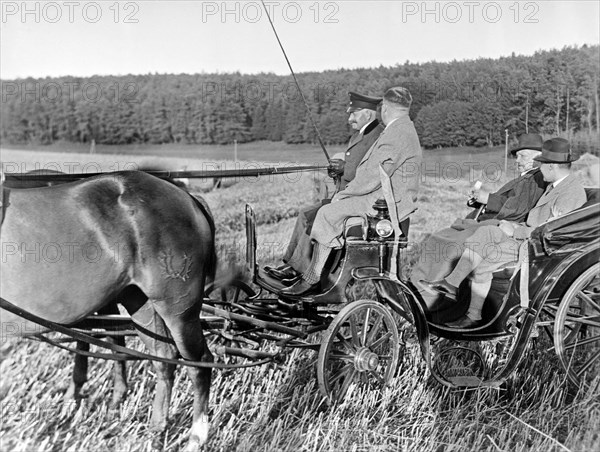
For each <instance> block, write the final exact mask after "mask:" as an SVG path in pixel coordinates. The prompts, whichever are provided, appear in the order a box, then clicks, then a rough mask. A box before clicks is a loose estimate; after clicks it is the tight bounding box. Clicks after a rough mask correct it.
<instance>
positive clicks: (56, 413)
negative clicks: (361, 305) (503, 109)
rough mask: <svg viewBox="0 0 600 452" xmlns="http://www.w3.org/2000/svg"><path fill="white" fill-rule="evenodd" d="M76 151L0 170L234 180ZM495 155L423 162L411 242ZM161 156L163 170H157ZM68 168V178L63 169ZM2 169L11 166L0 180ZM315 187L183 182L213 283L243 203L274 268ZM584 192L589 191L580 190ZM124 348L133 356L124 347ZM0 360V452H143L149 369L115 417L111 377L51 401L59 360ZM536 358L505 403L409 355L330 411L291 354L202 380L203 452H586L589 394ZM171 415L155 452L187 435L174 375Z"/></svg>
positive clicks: (24, 351)
mask: <svg viewBox="0 0 600 452" xmlns="http://www.w3.org/2000/svg"><path fill="white" fill-rule="evenodd" d="M78 150H79V151H80V149H70V150H69V152H67V153H56V152H52V153H51V152H47V151H39V150H25V151H17V150H3V151H2V157H1V159H2V162H3V164H4V168H5V170H6V171H7V172H9V171H10V170H11V168H12V172H14V171H15V169H14V168H19V170H23V169H22V168H21V167H23V168H25V169H35V168H36V167H38V168H48V169H61V170H63V171H69V168H71V169H72V170H71V171H72V172H73V171H75V172H79V171H81V170H82V169H83V168H84V166H85V165H86V164H87V167H86V171H94V170H96V168H97V167H98V168H100V169H102V170H114V169H123V168H124V167H126V166H127V165H126V164H130V165H132V164H145V165H157V166H158V165H161V166H166V167H168V168H169V169H181V168H184V167H187V169H190V170H191V169H209V168H210V167H214V165H216V164H222V165H223V166H225V167H227V168H235V167H236V165H235V164H234V163H233V162H232V161H228V162H225V160H227V159H229V158H232V154H230V155H223V154H224V150H223V149H222V150H221V152H220V154H219V150H218V149H212V150H210V152H209V151H206V152H205V153H204V154H202V155H197V154H195V155H194V152H193V151H190V150H186V149H183V148H182V149H169V150H168V152H167V150H166V149H163V150H162V151H161V150H160V149H154V148H153V149H148V148H146V149H142V150H138V151H132V152H128V150H127V149H124V150H122V151H121V152H114V154H113V155H107V154H99V153H96V154H92V155H90V154H77V153H75V151H78ZM100 150H101V149H97V151H100ZM53 151H57V149H53ZM129 151H131V150H129ZM253 151H254V152H253ZM229 152H232V150H231V149H229ZM502 152H503V150H502V149H492V150H490V151H488V152H485V153H481V154H478V153H476V151H474V150H472V151H471V152H469V150H463V152H461V153H457V152H456V151H454V152H451V151H447V150H443V151H432V152H428V153H426V165H425V168H426V170H427V171H426V173H425V175H424V177H423V178H422V185H421V191H420V195H419V204H420V208H419V210H418V211H417V212H416V214H415V215H414V217H413V219H412V223H411V237H410V239H411V240H413V241H419V240H421V239H422V238H423V236H424V234H427V233H428V232H431V231H434V230H437V229H440V228H442V227H445V226H446V225H448V224H449V223H450V222H451V221H452V220H453V219H454V218H456V217H462V216H464V215H466V213H467V211H468V208H467V207H466V206H465V201H466V195H465V194H466V192H467V191H468V189H469V186H470V185H471V183H472V182H473V181H474V180H477V179H479V180H482V181H483V182H484V185H485V186H486V188H489V189H493V188H496V187H498V186H499V185H500V184H501V183H502V182H503V181H505V180H506V179H507V178H510V177H513V176H514V172H513V171H512V168H511V165H513V161H509V169H511V171H509V172H508V174H504V171H503V170H504V161H503V153H502ZM319 153H320V151H319V150H318V149H316V150H315V149H310V150H306V149H302V148H293V149H285V150H284V151H282V152H281V153H279V152H277V150H276V149H274V148H269V149H267V146H265V147H264V148H261V149H257V148H254V149H252V148H245V147H240V149H239V153H238V158H239V159H240V162H238V164H237V167H245V166H246V167H251V166H250V165H255V166H256V164H255V163H253V162H256V161H261V162H266V161H270V162H280V161H283V162H300V163H303V164H306V163H317V164H322V162H324V159H323V157H322V156H321V155H320V154H319ZM165 154H168V155H169V157H168V158H166V157H161V155H163V156H164V155H165ZM309 154H310V157H308V155H309ZM299 155H302V156H303V157H302V158H300V157H298V156H299ZM304 157H306V160H304ZM199 159H202V160H199ZM242 159H243V160H242ZM69 162H78V163H77V165H79V166H77V167H76V165H75V164H72V165H70V166H69ZM36 163H37V165H36ZM9 164H10V165H13V166H11V167H10V168H9ZM50 164H52V165H53V166H51V165H50ZM584 176H586V177H587V174H585V175H584ZM278 177H279V178H278ZM325 180H326V177H325V176H324V175H323V174H322V173H319V172H314V173H306V174H303V175H302V176H296V175H289V176H285V177H283V178H282V176H273V177H261V178H258V179H254V178H253V179H249V178H247V179H237V180H228V181H225V182H224V188H222V189H219V190H215V191H206V190H207V189H208V187H207V184H206V183H198V182H193V183H192V190H193V191H195V192H197V193H201V192H204V193H203V194H202V196H204V197H205V199H206V200H207V201H208V203H209V205H210V206H211V208H212V210H213V213H214V215H215V219H216V223H217V227H218V231H217V234H218V237H217V240H218V250H219V256H220V269H221V274H225V273H226V272H228V271H229V270H230V269H231V267H232V266H233V265H242V262H243V260H244V253H245V237H244V209H243V207H244V204H245V203H247V202H248V203H251V204H252V205H253V206H254V207H255V210H256V215H257V219H258V230H257V236H258V242H259V243H258V259H259V262H260V263H261V265H263V264H269V263H275V262H278V260H279V258H280V256H281V254H282V253H283V251H284V247H285V245H286V244H287V239H288V237H289V234H290V233H291V229H292V227H293V224H294V218H295V216H296V215H297V213H298V211H299V210H300V209H301V208H302V207H304V206H307V205H309V204H311V203H312V202H313V201H314V200H316V199H317V197H318V196H319V192H318V191H319V189H321V190H322V187H323V186H324V183H323V182H324V181H325ZM586 181H587V182H588V183H590V182H591V180H590V179H589V178H586ZM129 344H130V345H132V346H136V347H140V346H139V344H138V342H137V340H135V339H131V340H130V341H129ZM0 347H1V348H0V351H1V357H2V363H1V365H0V372H1V374H0V375H1V376H2V377H1V378H2V380H1V385H0V403H1V407H2V413H1V416H2V417H1V420H0V422H1V425H0V432H1V438H0V449H1V450H2V451H73V452H78V451H106V450H110V451H147V450H149V449H150V440H149V437H150V435H149V432H148V431H147V428H146V425H147V422H148V420H149V418H150V411H151V401H152V395H153V388H154V384H155V380H154V378H153V370H152V366H151V365H149V364H148V363H135V364H130V365H128V378H129V388H130V389H129V394H128V399H127V400H126V402H125V404H124V405H123V406H122V407H121V409H120V410H119V411H118V412H111V411H110V410H109V409H108V402H109V400H110V390H111V385H112V378H111V365H110V364H108V363H106V362H98V361H96V360H93V362H92V364H91V366H90V371H89V375H90V381H89V382H88V384H87V385H86V388H87V393H88V396H87V398H86V399H84V400H82V401H81V403H80V404H79V405H76V404H75V403H73V402H70V401H67V402H64V401H63V399H62V396H63V394H64V391H65V388H66V387H67V385H68V383H69V380H70V376H71V368H72V357H71V356H70V355H69V354H67V353H66V352H63V351H59V350H56V349H53V348H51V347H50V346H47V345H45V344H39V343H35V342H29V341H25V340H15V339H6V338H3V340H2V342H1V343H0ZM549 347H551V344H550V343H549V342H548V341H547V340H546V338H545V337H544V336H540V338H539V339H538V340H536V341H535V343H534V344H533V345H532V347H531V348H530V349H529V350H528V352H527V356H526V359H525V361H524V362H523V363H522V364H521V365H520V366H519V368H518V370H517V372H516V373H515V374H514V376H513V377H512V378H511V380H510V382H509V383H510V384H509V387H510V390H509V391H507V392H498V391H496V390H492V389H488V390H479V391H469V392H465V391H451V390H448V389H445V388H442V387H441V386H440V385H438V384H436V383H435V382H433V381H431V380H432V379H431V378H430V376H429V373H428V371H427V368H426V366H425V364H424V362H423V360H422V359H421V357H420V353H419V351H418V348H417V347H409V349H408V353H407V356H405V359H404V361H403V363H402V365H401V366H400V369H399V370H398V375H397V378H395V380H394V381H393V384H392V385H391V387H389V388H387V389H386V390H384V391H381V392H379V393H361V392H360V391H355V392H354V393H352V394H351V397H349V398H348V399H347V400H346V401H345V402H343V403H342V404H341V405H339V406H337V407H335V408H331V407H328V406H327V404H326V403H325V401H324V400H323V399H322V397H321V396H320V394H319V392H318V389H317V385H316V375H315V374H316V372H315V362H316V356H315V355H314V354H313V353H312V352H304V353H299V352H296V351H295V352H292V353H290V354H289V355H288V356H287V358H286V360H285V362H284V363H283V364H280V365H274V364H273V365H265V366H261V367H256V368H251V369H249V370H228V371H214V372H213V386H212V392H211V399H210V408H211V415H212V421H211V422H212V429H211V435H210V439H209V442H208V444H207V446H206V447H205V450H211V451H253V452H254V451H282V452H287V451H290V452H292V451H294V452H295V451H306V452H309V451H310V452H317V451H319V452H320V451H331V452H341V451H354V452H362V451H364V452H366V451H436V452H442V451H444V452H449V451H472V450H489V451H597V450H599V449H600V436H599V432H600V400H599V399H598V394H594V393H591V392H590V393H585V392H583V391H580V392H575V391H573V390H572V388H569V386H568V384H567V383H566V381H565V380H566V377H565V374H564V373H563V372H562V370H561V367H560V365H559V363H558V361H557V359H556V358H555V355H554V353H553V352H551V351H550V352H548V351H547V349H548V348H549ZM170 414H171V420H170V424H169V430H168V438H167V442H166V450H167V451H176V450H179V449H180V448H181V447H182V446H183V445H184V444H185V435H186V433H187V429H188V428H189V426H190V425H191V387H190V384H189V382H188V380H187V376H186V374H185V372H181V371H178V373H177V378H176V384H175V388H174V393H173V399H172V401H171V410H170Z"/></svg>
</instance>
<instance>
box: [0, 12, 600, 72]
mask: <svg viewBox="0 0 600 452" xmlns="http://www.w3.org/2000/svg"><path fill="white" fill-rule="evenodd" d="M0 3H1V7H2V18H1V23H0V25H1V30H0V77H1V78H2V79H3V80H10V79H15V78H23V77H46V76H50V77H55V76H64V75H72V76H81V77H87V76H93V75H125V74H147V73H189V74H193V73H202V72H204V73H214V72H221V73H223V72H235V71H239V72H242V73H259V72H273V73H276V74H288V73H289V69H288V67H287V64H286V62H285V59H284V57H283V54H282V53H281V50H280V49H279V46H278V44H277V41H276V39H275V36H274V34H273V31H272V30H271V27H270V25H269V22H268V19H267V16H266V13H265V11H264V10H263V9H261V8H262V6H261V4H260V0H259V1H232V2H222V1H214V2H213V1H120V2H117V1H115V0H109V1H95V2H94V1H71V2H53V1H40V2H21V1H4V0H2V1H1V2H0ZM266 3H267V5H268V9H269V11H270V13H271V15H272V18H273V21H274V24H275V27H276V29H277V32H278V33H279V36H280V39H281V41H282V43H283V46H284V48H285V50H286V52H287V54H288V56H289V58H290V61H291V63H292V66H293V68H294V70H295V72H307V71H323V70H328V69H331V70H335V69H339V68H350V69H351V68H357V67H376V66H380V65H384V66H393V65H396V64H402V63H404V62H406V61H410V62H426V61H432V60H436V61H452V60H464V59H475V58H479V57H490V58H497V57H500V56H508V55H511V53H513V52H514V53H515V54H517V55H518V54H523V55H531V54H533V53H534V52H535V51H537V50H548V49H552V48H559V49H560V48H562V47H564V46H567V45H578V46H581V45H583V44H599V43H600V2H599V1H598V0H592V1H570V0H569V1H564V0H558V1H519V2H517V1H496V2H494V1H456V2H448V1H442V2H421V1H372V0H370V1H365V0H361V1H319V2H317V1H314V0H312V1H296V2H294V1H275V0H273V1H267V2H266Z"/></svg>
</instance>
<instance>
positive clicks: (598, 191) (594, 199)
mask: <svg viewBox="0 0 600 452" xmlns="http://www.w3.org/2000/svg"><path fill="white" fill-rule="evenodd" d="M585 195H586V196H587V202H586V203H585V204H584V205H583V207H587V206H591V205H592V204H598V203H600V188H598V187H588V188H586V189H585Z"/></svg>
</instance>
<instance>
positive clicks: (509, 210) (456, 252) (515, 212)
mask: <svg viewBox="0 0 600 452" xmlns="http://www.w3.org/2000/svg"><path fill="white" fill-rule="evenodd" d="M542 144H543V139H542V137H541V135H539V134H537V133H528V134H524V135H521V136H520V137H519V143H518V145H517V146H516V147H515V148H513V149H512V150H511V153H512V155H515V156H516V158H517V161H516V165H517V171H518V172H519V173H520V176H519V177H517V178H515V179H513V180H511V181H509V182H508V183H506V184H505V185H503V186H502V187H501V188H500V189H499V190H498V191H497V192H495V193H487V192H485V191H484V190H478V191H476V192H475V193H474V198H475V200H476V201H478V202H480V203H482V204H486V206H485V211H484V213H483V214H481V215H479V217H478V218H477V219H476V220H475V219H474V217H475V215H474V214H475V211H474V212H472V213H471V214H469V215H468V216H467V218H466V219H457V220H455V221H454V224H452V226H451V227H449V228H445V229H442V230H440V231H437V232H434V233H432V234H431V235H430V236H429V237H427V239H425V240H424V241H423V242H422V243H421V245H420V251H421V252H420V254H419V257H418V260H417V261H416V262H415V265H414V266H413V269H412V273H411V281H412V282H413V284H414V285H415V286H416V287H417V288H421V285H420V281H421V280H428V281H433V280H439V279H442V278H444V277H445V276H447V275H448V274H449V273H450V272H451V271H452V269H453V268H454V265H455V264H456V261H457V260H458V259H459V258H460V255H461V253H462V250H463V248H464V245H465V241H466V240H467V239H468V238H469V237H470V236H471V235H472V234H473V233H474V232H475V229H476V228H478V227H481V226H485V225H490V224H498V221H499V220H507V221H514V222H517V223H518V222H522V221H525V219H526V218H527V214H528V213H529V211H530V210H531V209H532V208H533V207H534V206H535V205H536V203H537V201H538V199H540V197H541V196H542V194H543V193H544V190H545V189H546V182H545V181H544V177H543V175H542V173H541V172H540V169H539V168H537V167H535V166H534V163H535V162H534V158H535V157H537V156H538V155H540V154H541V151H542ZM421 295H422V297H423V300H424V301H425V303H426V304H427V305H428V306H429V307H432V306H433V305H434V304H435V302H436V300H437V299H438V298H439V297H438V296H437V295H432V294H429V293H428V292H427V291H423V290H421Z"/></svg>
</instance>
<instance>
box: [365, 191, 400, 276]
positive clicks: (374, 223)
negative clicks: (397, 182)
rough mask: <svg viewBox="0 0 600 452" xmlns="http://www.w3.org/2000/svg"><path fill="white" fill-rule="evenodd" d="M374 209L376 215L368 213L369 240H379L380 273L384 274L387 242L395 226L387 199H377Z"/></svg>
mask: <svg viewBox="0 0 600 452" xmlns="http://www.w3.org/2000/svg"><path fill="white" fill-rule="evenodd" d="M373 209H374V210H375V212H376V213H375V215H371V214H369V215H367V218H368V222H369V231H368V232H369V233H368V235H367V240H375V241H377V242H379V250H378V255H379V274H380V275H383V274H384V271H385V267H386V259H387V242H388V241H389V240H390V238H392V237H393V235H394V226H393V225H392V222H391V221H390V213H389V211H388V207H387V203H386V202H385V199H382V198H380V199H378V200H377V201H375V204H373Z"/></svg>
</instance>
